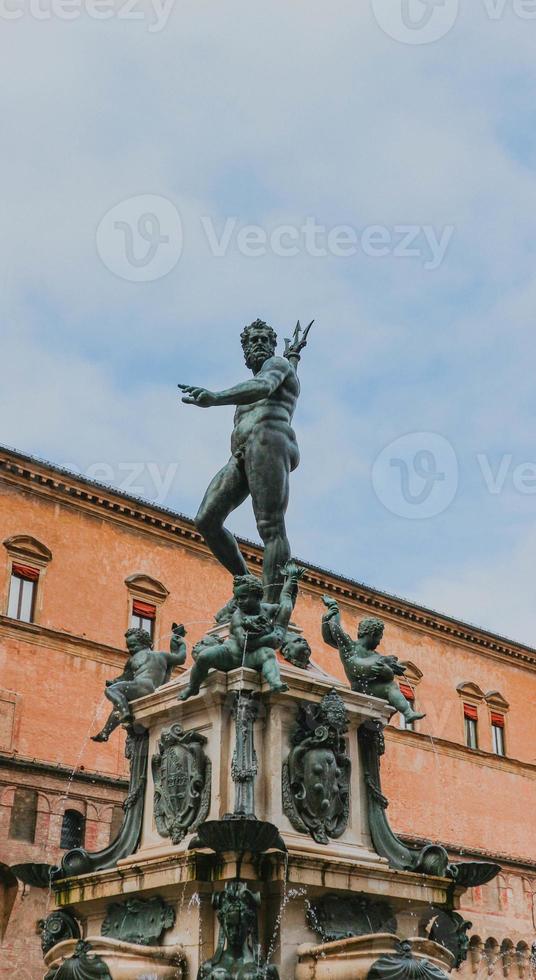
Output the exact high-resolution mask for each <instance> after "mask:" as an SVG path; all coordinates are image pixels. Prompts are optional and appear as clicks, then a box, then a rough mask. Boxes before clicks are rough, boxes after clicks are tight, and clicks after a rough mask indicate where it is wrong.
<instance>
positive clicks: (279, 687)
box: [272, 681, 288, 693]
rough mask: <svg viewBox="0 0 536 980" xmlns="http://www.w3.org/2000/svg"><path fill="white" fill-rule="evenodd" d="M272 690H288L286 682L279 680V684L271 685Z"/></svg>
mask: <svg viewBox="0 0 536 980" xmlns="http://www.w3.org/2000/svg"><path fill="white" fill-rule="evenodd" d="M272 691H277V692H278V693H280V692H281V691H288V684H285V682H284V681H281V683H280V684H274V685H273V686H272Z"/></svg>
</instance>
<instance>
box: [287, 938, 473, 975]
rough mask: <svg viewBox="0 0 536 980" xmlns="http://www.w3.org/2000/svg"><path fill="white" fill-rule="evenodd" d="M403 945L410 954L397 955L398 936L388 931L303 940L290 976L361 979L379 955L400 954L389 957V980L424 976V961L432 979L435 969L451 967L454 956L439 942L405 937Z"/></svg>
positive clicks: (443, 970)
mask: <svg viewBox="0 0 536 980" xmlns="http://www.w3.org/2000/svg"><path fill="white" fill-rule="evenodd" d="M407 945H408V946H410V947H411V957H403V956H401V955H400V952H399V948H400V940H398V939H397V937H396V936H393V935H392V934H390V933H375V934H373V935H370V936H352V937H350V938H349V939H336V940H334V941H333V942H330V943H321V944H319V945H310V944H309V943H307V944H304V945H302V946H298V950H297V953H298V964H297V966H296V972H295V974H294V977H295V980H364V978H366V977H367V976H368V974H369V972H370V970H371V969H372V967H373V966H374V964H375V963H377V961H378V960H379V959H380V958H381V957H383V956H390V957H393V958H394V957H400V964H399V965H398V964H397V963H395V962H394V959H393V966H392V969H391V970H390V971H389V972H390V976H391V977H392V980H411V978H414V980H417V978H422V980H426V978H427V976H428V975H429V971H428V970H427V968H426V964H431V966H432V971H431V973H432V974H434V975H435V976H436V980H439V977H437V971H441V972H442V973H443V975H446V974H447V973H450V971H451V970H452V968H453V966H454V957H453V956H452V954H451V953H449V951H448V950H447V949H445V947H444V946H440V945H439V943H434V942H432V941H431V940H430V939H421V938H419V937H416V938H414V939H408V940H407ZM405 964H407V966H406V965H405ZM430 980H431V977H430Z"/></svg>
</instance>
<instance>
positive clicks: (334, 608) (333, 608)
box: [322, 595, 339, 616]
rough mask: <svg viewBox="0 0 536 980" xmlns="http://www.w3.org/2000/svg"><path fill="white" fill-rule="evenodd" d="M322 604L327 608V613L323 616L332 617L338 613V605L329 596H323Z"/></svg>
mask: <svg viewBox="0 0 536 980" xmlns="http://www.w3.org/2000/svg"><path fill="white" fill-rule="evenodd" d="M322 602H323V603H324V605H325V606H327V608H328V611H327V613H325V614H324V615H326V616H328V615H329V614H330V613H331V614H332V615H334V614H335V613H338V611H339V604H338V602H337V600H336V599H332V598H331V596H330V595H323V596H322Z"/></svg>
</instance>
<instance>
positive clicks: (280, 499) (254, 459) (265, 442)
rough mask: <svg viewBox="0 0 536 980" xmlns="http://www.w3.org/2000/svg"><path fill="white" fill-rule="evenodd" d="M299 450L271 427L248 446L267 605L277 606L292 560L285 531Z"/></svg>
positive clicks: (247, 467)
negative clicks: (283, 574)
mask: <svg viewBox="0 0 536 980" xmlns="http://www.w3.org/2000/svg"><path fill="white" fill-rule="evenodd" d="M296 456H297V447H296V444H295V443H294V442H291V440H290V438H289V436H288V435H287V433H286V432H282V431H280V430H279V429H276V428H273V427H272V426H267V427H266V428H265V429H263V430H262V433H261V434H260V435H259V436H258V437H257V438H255V437H252V438H251V439H250V441H249V443H248V446H247V449H246V456H245V465H246V474H247V478H248V484H249V488H250V492H251V501H252V504H253V512H254V514H255V520H256V522H257V530H258V532H259V534H260V536H261V538H262V541H263V543H264V561H263V576H262V577H263V582H264V600H265V602H277V601H278V600H279V596H280V593H281V587H282V584H283V580H282V577H281V575H280V573H279V568H280V566H281V565H284V563H285V562H286V561H288V559H289V558H290V544H289V541H288V538H287V532H286V529H285V513H286V510H287V506H288V495H289V476H290V471H291V469H294V468H295V466H294V459H295V457H296Z"/></svg>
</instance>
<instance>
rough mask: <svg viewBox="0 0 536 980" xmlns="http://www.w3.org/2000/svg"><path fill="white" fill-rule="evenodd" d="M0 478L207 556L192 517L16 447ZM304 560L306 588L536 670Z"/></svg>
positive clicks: (526, 656)
mask: <svg viewBox="0 0 536 980" xmlns="http://www.w3.org/2000/svg"><path fill="white" fill-rule="evenodd" d="M0 479H2V480H3V481H4V482H5V483H7V484H11V485H13V486H17V487H18V488H19V489H21V490H26V491H30V492H33V493H37V494H39V495H40V496H45V497H46V496H48V497H50V498H51V499H53V500H54V501H58V500H60V501H62V502H64V503H65V504H71V505H73V506H76V507H78V508H79V509H83V510H84V511H86V512H88V511H89V512H93V513H95V514H99V515H100V516H101V517H102V516H103V515H104V514H106V516H107V517H108V519H109V520H113V521H117V522H119V523H123V524H128V525H130V526H135V527H136V528H138V529H139V530H145V531H147V532H148V533H150V534H152V535H156V536H163V537H166V538H169V537H170V536H172V537H174V538H176V539H177V538H178V539H180V540H181V542H182V543H183V544H184V545H185V546H186V547H188V548H191V549H192V550H196V551H200V552H201V553H203V555H205V556H207V557H210V552H209V551H208V549H207V548H206V545H205V544H204V543H203V540H202V538H201V536H200V535H199V533H198V531H197V530H196V528H195V525H194V523H193V521H192V520H191V519H190V518H188V517H186V516H184V515H183V514H178V513H176V512H174V511H171V510H168V509H166V508H164V507H160V506H157V505H155V504H152V503H149V502H147V501H144V500H141V499H139V498H137V497H133V496H130V495H128V494H125V493H122V492H121V491H118V490H115V489H113V488H111V487H107V486H105V485H103V484H100V483H97V482H96V481H93V480H88V479H86V478H84V477H81V476H78V475H76V474H73V473H71V472H69V471H68V470H65V469H62V468H61V467H59V466H54V465H52V464H50V463H45V462H42V461H40V460H36V459H34V458H33V457H31V456H27V455H25V454H23V453H20V452H17V451H16V450H12V449H8V448H6V447H0ZM239 541H240V547H241V549H242V551H243V553H244V555H245V557H246V559H247V561H248V562H249V563H250V565H251V566H252V567H253V568H254V567H255V566H257V567H260V566H261V565H262V549H261V548H260V547H259V546H257V545H255V544H254V543H252V542H251V541H247V540H245V539H243V538H241V539H239ZM304 564H306V565H307V572H306V574H305V576H304V579H303V582H304V584H305V585H306V587H307V586H308V587H309V590H310V591H312V592H316V591H318V592H326V591H327V592H330V593H332V594H334V595H336V596H339V597H340V598H342V599H346V600H347V601H348V602H349V603H355V604H356V605H358V606H359V607H361V608H363V609H365V610H370V609H373V610H374V611H375V612H378V613H381V614H382V616H385V617H387V618H389V619H391V620H392V621H394V622H397V623H398V624H399V625H407V626H408V627H411V629H412V630H415V629H417V630H419V631H421V632H423V633H436V634H439V635H440V636H442V637H443V638H444V639H445V640H447V641H448V640H450V641H451V642H454V643H456V644H458V645H460V644H462V645H464V646H467V647H469V648H472V649H477V650H478V652H479V653H481V654H483V655H484V656H488V657H492V658H493V659H500V660H504V659H505V658H506V659H508V660H515V661H516V662H517V663H518V665H519V666H525V667H527V668H529V669H534V668H536V650H535V649H534V648H532V647H529V646H527V645H525V644H522V643H516V642H514V641H512V640H509V639H507V638H505V637H502V636H498V635H496V634H494V633H490V632H487V631H486V630H483V629H480V628H479V627H476V626H471V625H469V624H467V623H463V622H460V621H459V620H455V619H453V618H451V617H449V616H445V615H443V614H441V613H437V612H435V611H433V610H431V609H426V608H425V607H423V606H418V605H415V604H414V603H411V602H408V601H407V600H405V599H401V598H398V597H396V596H392V595H389V594H387V593H384V592H380V591H378V590H377V589H372V588H370V587H369V586H367V585H364V584H362V583H360V582H356V581H354V580H352V579H349V578H346V577H345V576H341V575H337V574H335V573H334V572H330V571H328V570H326V569H323V568H320V567H317V566H314V565H311V564H310V563H304Z"/></svg>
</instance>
